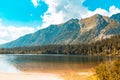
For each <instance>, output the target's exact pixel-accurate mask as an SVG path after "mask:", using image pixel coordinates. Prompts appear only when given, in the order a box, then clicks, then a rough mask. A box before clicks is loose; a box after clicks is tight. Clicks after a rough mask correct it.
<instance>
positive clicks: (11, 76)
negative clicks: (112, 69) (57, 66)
mask: <svg viewBox="0 0 120 80" xmlns="http://www.w3.org/2000/svg"><path fill="white" fill-rule="evenodd" d="M93 74H94V73H93V72H90V71H88V72H74V71H69V72H68V71H67V72H57V71H56V72H52V73H50V72H43V73H42V72H20V73H5V72H0V80H48V79H49V80H80V79H81V80H89V79H88V78H89V77H90V76H92V75H93Z"/></svg>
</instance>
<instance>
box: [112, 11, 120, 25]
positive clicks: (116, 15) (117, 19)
mask: <svg viewBox="0 0 120 80" xmlns="http://www.w3.org/2000/svg"><path fill="white" fill-rule="evenodd" d="M110 19H113V20H116V21H118V22H119V23H120V13H117V14H114V15H112V16H111V17H110Z"/></svg>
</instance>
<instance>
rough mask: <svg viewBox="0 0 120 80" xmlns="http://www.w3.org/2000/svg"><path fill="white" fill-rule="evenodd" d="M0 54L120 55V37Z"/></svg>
mask: <svg viewBox="0 0 120 80" xmlns="http://www.w3.org/2000/svg"><path fill="white" fill-rule="evenodd" d="M0 53H8V54H9V53H15V54H74V55H120V35H116V36H112V37H111V38H107V39H103V40H101V41H96V42H95V43H91V44H76V45H43V46H31V47H16V48H11V49H4V48H2V49H0Z"/></svg>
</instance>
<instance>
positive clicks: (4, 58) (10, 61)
mask: <svg viewBox="0 0 120 80" xmlns="http://www.w3.org/2000/svg"><path fill="white" fill-rule="evenodd" d="M111 60H113V57H103V56H80V55H76V56H75V55H71V56H67V55H48V54H47V55H12V54H6V55H0V72H21V71H29V72H30V71H32V72H49V71H67V70H72V71H85V70H88V69H91V68H95V67H96V66H97V65H98V64H100V63H101V62H105V61H111Z"/></svg>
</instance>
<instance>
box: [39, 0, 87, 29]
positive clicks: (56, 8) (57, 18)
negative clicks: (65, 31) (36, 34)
mask: <svg viewBox="0 0 120 80" xmlns="http://www.w3.org/2000/svg"><path fill="white" fill-rule="evenodd" d="M43 1H44V2H45V3H46V4H47V5H48V10H47V11H46V12H45V13H44V15H43V16H41V17H42V19H43V25H42V27H47V26H49V25H50V24H60V23H63V22H65V21H67V20H69V19H71V18H81V15H82V14H85V13H86V12H87V8H86V7H83V5H82V3H83V2H84V0H79V1H78V0H64V1H63V0H43Z"/></svg>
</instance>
